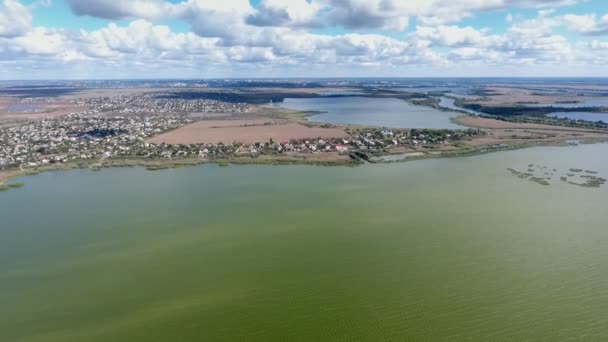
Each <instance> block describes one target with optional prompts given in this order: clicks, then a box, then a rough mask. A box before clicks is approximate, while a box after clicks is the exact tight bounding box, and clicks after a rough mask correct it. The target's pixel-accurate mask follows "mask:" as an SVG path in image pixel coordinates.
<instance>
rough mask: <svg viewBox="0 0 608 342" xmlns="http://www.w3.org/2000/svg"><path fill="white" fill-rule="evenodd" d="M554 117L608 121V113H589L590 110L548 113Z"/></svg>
mask: <svg viewBox="0 0 608 342" xmlns="http://www.w3.org/2000/svg"><path fill="white" fill-rule="evenodd" d="M547 116H551V117H554V118H567V119H572V120H585V121H593V122H596V121H603V122H605V123H608V113H606V114H602V113H589V112H554V113H550V114H547Z"/></svg>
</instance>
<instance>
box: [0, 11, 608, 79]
mask: <svg viewBox="0 0 608 342" xmlns="http://www.w3.org/2000/svg"><path fill="white" fill-rule="evenodd" d="M0 1H2V2H1V4H2V5H0V6H2V7H0V8H2V9H3V11H1V12H0V17H1V16H2V15H6V13H9V12H8V10H7V8H8V7H9V6H12V7H11V8H12V9H11V11H12V12H11V18H12V17H19V15H18V12H19V11H22V13H25V14H26V15H25V16H24V17H25V18H26V20H25V25H22V28H21V29H18V30H16V29H14V27H15V25H14V24H13V22H12V21H11V22H10V25H11V26H10V27H11V29H10V30H9V29H6V28H4V27H8V26H7V24H5V22H6V21H5V20H2V21H0V62H1V63H3V65H8V63H15V64H16V65H17V66H22V65H25V64H27V63H30V64H31V65H28V67H30V66H38V67H39V68H43V67H45V68H48V69H49V70H50V69H53V68H55V69H61V68H62V66H70V68H71V67H72V66H82V65H87V66H88V67H94V68H96V69H99V68H107V70H115V71H116V72H122V71H125V70H142V68H143V69H146V70H150V69H154V68H156V69H154V70H166V71H168V70H190V71H191V72H192V71H193V70H228V69H230V70H239V69H240V68H246V69H248V70H249V71H251V70H254V71H256V72H257V71H258V70H285V71H289V70H291V71H296V72H298V73H300V74H306V73H308V72H310V70H323V71H324V72H325V71H326V70H341V69H342V68H343V69H344V70H351V71H357V72H361V71H362V70H385V71H386V70H392V72H391V73H389V74H391V75H399V74H401V73H400V71H401V70H403V69H404V68H409V67H412V68H416V69H420V70H423V69H424V68H426V67H428V68H446V69H447V68H452V69H454V70H464V69H462V68H461V67H462V66H469V67H470V68H473V66H474V68H483V67H484V66H487V68H486V70H499V69H500V68H504V67H505V66H514V65H537V66H538V65H560V66H563V65H566V64H567V63H590V64H591V63H593V64H596V65H599V64H601V61H608V53H604V52H603V51H601V49H602V48H603V47H605V46H606V42H603V41H599V40H596V41H593V42H579V43H575V42H573V41H572V37H568V38H566V37H564V36H562V35H560V34H557V33H556V32H559V29H560V28H562V27H564V26H567V27H568V28H570V29H571V30H573V31H576V32H579V33H581V34H584V35H599V34H602V32H603V30H604V28H605V26H604V25H605V22H606V21H608V19H606V17H605V16H604V17H597V16H593V15H589V16H576V15H556V14H555V13H554V12H553V11H552V9H553V8H554V7H555V6H561V5H567V4H572V3H574V2H576V1H575V0H572V1H570V0H564V1H559V0H558V1H548V0H458V1H456V0H426V1H421V0H420V1H419V0H411V1H398V0H262V1H261V2H260V3H259V5H258V6H256V7H252V6H251V4H250V2H249V0H222V1H217V0H184V1H181V2H168V1H166V0H133V1H122V2H118V1H108V0H88V1H77V0H66V1H68V3H69V4H70V6H71V7H72V10H73V11H74V13H77V14H79V15H89V16H95V17H101V18H109V19H112V20H114V19H116V20H118V19H121V20H125V21H126V24H124V23H121V24H116V23H113V22H109V23H108V24H106V25H105V26H104V27H102V28H100V29H97V30H92V31H86V30H65V29H52V28H44V27H36V28H32V27H31V14H30V10H33V11H36V10H35V9H33V8H31V7H30V8H29V9H28V7H26V6H23V5H22V4H20V3H19V2H17V1H16V0H0ZM504 8H510V9H513V8H536V9H538V15H537V16H535V17H532V18H528V17H526V16H523V15H522V14H521V13H519V14H518V13H517V11H514V12H513V13H514V15H511V16H510V21H509V22H508V24H509V25H510V26H509V27H508V28H507V29H505V30H502V31H501V32H495V31H491V30H489V29H485V28H482V27H475V26H464V25H459V24H458V21H459V20H460V19H462V18H464V17H467V16H471V15H474V14H475V13H477V12H479V11H491V10H501V9H504ZM15 9H18V10H17V11H15ZM40 11H42V10H40ZM15 13H17V14H15ZM35 13H37V12H35ZM28 18H29V19H28ZM411 18H416V20H415V22H416V25H417V26H416V27H415V29H414V30H413V31H411V32H409V33H405V31H406V30H407V29H408V28H409V27H410V26H412V21H411ZM165 19H172V20H180V21H183V22H185V23H187V24H189V25H190V27H191V31H190V32H186V33H182V32H174V31H172V29H171V28H170V27H169V26H166V25H162V24H161V23H162V22H163V20H165ZM3 25H4V26H3ZM328 26H330V27H335V26H338V27H343V28H347V30H345V31H346V33H343V34H322V33H317V32H322V31H317V30H313V28H320V27H328ZM370 31H373V32H374V33H370ZM384 31H395V32H401V34H391V35H388V34H386V32H384ZM396 37H399V38H396ZM591 56H593V57H591ZM54 66H56V67H54ZM370 68H371V69H370ZM0 69H1V66H0ZM26 69H27V68H26ZM14 70H17V68H16V67H15V69H14ZM86 70H87V69H86V68H83V69H82V72H86ZM475 70H478V69H475ZM186 74H187V75H190V76H192V74H188V73H187V72H186ZM289 74H293V73H286V74H281V75H289ZM237 76H243V75H237Z"/></svg>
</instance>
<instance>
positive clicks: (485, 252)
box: [0, 145, 608, 342]
mask: <svg viewBox="0 0 608 342" xmlns="http://www.w3.org/2000/svg"><path fill="white" fill-rule="evenodd" d="M607 153H608V145H585V146H578V147H547V148H534V149H528V150H521V151H512V152H504V153H496V154H491V155H484V156H478V157H472V158H457V159H440V160H425V161H416V162H407V163H397V164H385V165H366V166H361V167H355V168H349V167H312V166H285V167H275V166H230V167H224V168H222V167H217V166H201V167H193V168H184V169H174V170H164V171H157V172H150V171H145V170H143V169H137V168H132V169H127V168H125V169H107V170H103V171H100V172H93V171H86V170H79V171H67V172H55V173H45V174H42V175H38V176H34V177H26V178H24V179H23V180H24V181H25V182H26V186H25V187H24V188H22V189H18V190H10V191H8V192H3V193H0V217H1V219H2V224H1V225H0V303H2V305H0V317H2V319H0V341H23V342H25V341H40V342H47V341H61V342H70V341H79V342H80V341H93V342H94V341H239V340H245V341H264V342H266V341H355V340H356V341H405V340H411V341H422V340H424V341H428V340H435V341H569V340H591V341H603V340H607V339H608V310H606V307H608V287H607V284H608V266H606V265H608V248H606V246H608V228H607V227H606V222H608V213H607V211H606V200H607V199H608V187H602V188H599V189H587V188H581V187H577V186H572V185H569V184H565V183H563V182H560V181H559V180H557V179H556V180H552V181H551V183H552V185H551V186H541V185H539V184H536V183H533V182H530V181H528V180H524V179H519V178H517V177H514V176H513V175H511V174H510V173H509V172H508V171H507V170H506V168H509V167H511V168H515V169H518V170H525V169H526V168H527V166H528V165H529V164H531V163H535V165H536V164H538V165H541V164H542V165H545V166H546V167H547V168H548V169H550V170H553V169H558V170H567V169H568V168H572V167H576V168H581V169H589V170H594V171H598V172H600V175H603V176H604V177H605V176H606V175H608V159H607V158H602V157H601V156H605V155H606V154H607Z"/></svg>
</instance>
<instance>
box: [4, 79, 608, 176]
mask: <svg viewBox="0 0 608 342" xmlns="http://www.w3.org/2000/svg"><path fill="white" fill-rule="evenodd" d="M481 90H482V91H481V92H480V93H484V92H485V93H486V95H484V96H481V97H480V96H477V97H467V100H466V102H469V103H477V104H480V103H483V106H484V108H490V107H488V106H490V105H500V106H507V105H516V104H518V103H522V102H542V103H547V102H551V101H554V102H558V101H571V100H572V101H574V99H571V98H570V97H568V96H565V97H564V96H556V95H553V94H550V95H546V94H545V95H543V94H539V93H538V92H534V91H533V90H530V89H519V88H517V87H509V86H501V87H497V86H495V87H485V88H482V89H481ZM593 90H597V89H593ZM352 91H358V92H362V93H364V95H365V96H368V97H379V98H383V97H396V98H400V99H403V100H411V99H416V101H422V103H428V104H433V101H435V100H434V98H433V97H432V96H429V95H425V94H422V93H414V92H412V90H411V89H408V90H406V91H403V92H398V91H394V90H383V89H369V88H365V87H355V86H348V85H347V86H344V87H336V86H327V87H319V86H315V87H298V86H290V87H288V88H281V87H276V86H274V85H268V86H260V85H257V86H255V87H250V88H229V89H227V88H221V87H219V88H183V89H174V88H162V87H150V88H124V89H123V88H111V87H108V88H102V89H97V88H91V89H80V88H79V89H75V90H73V91H67V90H66V91H63V90H62V93H61V94H59V95H56V96H41V97H31V95H32V94H30V93H27V94H24V95H23V96H15V95H14V94H13V95H10V96H7V95H6V94H4V96H2V95H3V94H2V92H1V91H0V143H1V145H2V149H0V183H2V182H6V181H7V180H9V179H13V178H15V177H19V176H22V175H26V174H32V173H36V172H42V171H52V170H61V169H66V168H75V167H76V168H82V167H93V168H99V167H118V166H144V167H147V168H149V169H151V170H155V169H161V168H167V167H179V166H185V165H195V164H200V163H208V162H214V163H271V164H272V163H277V164H284V163H310V164H317V165H356V164H359V163H362V162H375V161H377V160H379V159H377V158H378V157H381V156H385V155H397V154H404V155H406V156H408V158H407V159H408V160H411V159H420V158H437V157H451V156H460V155H471V154H477V153H488V152H493V151H500V150H507V149H513V148H523V147H527V146H536V145H556V144H564V143H568V142H569V141H573V140H576V141H580V142H600V141H607V140H608V129H604V128H602V127H596V126H594V124H592V123H585V122H582V123H579V122H577V123H572V122H563V121H555V120H553V119H550V118H544V117H542V116H530V117H529V116H527V115H525V113H524V115H523V116H522V115H518V116H516V120H513V119H512V118H511V117H510V114H507V115H505V116H502V115H500V113H499V114H498V115H488V116H483V117H481V116H475V115H464V116H460V117H458V118H456V119H455V121H456V122H457V123H459V124H461V125H464V126H468V127H471V129H468V130H467V129H464V130H420V129H407V128H403V129H384V128H381V127H360V126H352V125H329V124H323V125H321V124H314V123H310V122H308V121H306V120H305V118H306V116H308V115H311V114H314V113H309V112H298V111H294V110H288V109H283V108H276V107H267V106H264V104H266V103H269V102H275V101H276V102H280V101H282V100H283V99H284V98H286V97H316V96H319V94H320V93H321V92H352ZM14 105H36V106H38V107H35V109H33V110H24V111H23V112H19V111H17V112H13V111H11V112H8V111H7V108H9V106H14ZM24 108H26V109H27V108H28V107H26V106H24Z"/></svg>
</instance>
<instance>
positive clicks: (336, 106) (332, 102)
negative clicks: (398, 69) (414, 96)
mask: <svg viewBox="0 0 608 342" xmlns="http://www.w3.org/2000/svg"><path fill="white" fill-rule="evenodd" d="M278 105H279V106H281V107H285V108H290V109H296V110H301V111H319V112H324V113H323V114H318V115H313V116H310V117H308V120H310V121H314V122H323V123H332V124H355V125H368V126H379V127H392V128H437V129H439V128H450V129H458V128H464V127H463V126H460V125H457V124H454V123H452V122H451V121H450V118H453V117H456V116H458V113H454V112H443V111H440V110H437V109H435V108H431V107H425V106H415V105H412V104H410V103H408V102H406V101H404V100H400V99H394V98H368V97H317V98H308V99H307V98H303V99H291V98H288V99H285V101H284V102H283V103H280V104H278Z"/></svg>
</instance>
